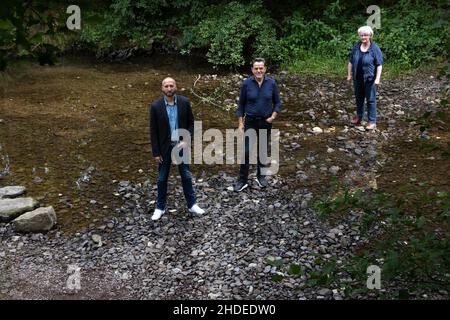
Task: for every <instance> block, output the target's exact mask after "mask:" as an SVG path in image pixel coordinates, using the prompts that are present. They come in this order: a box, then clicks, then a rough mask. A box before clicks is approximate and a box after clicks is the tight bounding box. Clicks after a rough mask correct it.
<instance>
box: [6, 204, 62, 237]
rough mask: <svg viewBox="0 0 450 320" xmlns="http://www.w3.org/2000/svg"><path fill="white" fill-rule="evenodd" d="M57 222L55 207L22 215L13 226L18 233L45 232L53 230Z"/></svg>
mask: <svg viewBox="0 0 450 320" xmlns="http://www.w3.org/2000/svg"><path fill="white" fill-rule="evenodd" d="M56 222H57V219H56V213H55V210H54V209H53V207H43V208H38V209H36V210H34V211H30V212H27V213H25V214H23V215H21V216H20V217H18V218H17V219H15V220H14V221H13V222H12V224H13V227H14V229H15V230H16V231H17V232H45V231H49V230H50V229H51V228H53V226H54V225H55V224H56Z"/></svg>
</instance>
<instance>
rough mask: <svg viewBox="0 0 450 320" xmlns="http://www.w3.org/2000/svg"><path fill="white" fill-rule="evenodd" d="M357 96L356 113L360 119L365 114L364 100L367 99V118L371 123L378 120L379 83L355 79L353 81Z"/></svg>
mask: <svg viewBox="0 0 450 320" xmlns="http://www.w3.org/2000/svg"><path fill="white" fill-rule="evenodd" d="M353 86H354V88H355V97H356V114H357V115H358V118H359V119H363V116H364V100H366V101H367V118H368V121H369V122H370V123H376V122H377V85H376V84H374V81H373V80H372V81H364V80H363V79H355V80H354V82H353Z"/></svg>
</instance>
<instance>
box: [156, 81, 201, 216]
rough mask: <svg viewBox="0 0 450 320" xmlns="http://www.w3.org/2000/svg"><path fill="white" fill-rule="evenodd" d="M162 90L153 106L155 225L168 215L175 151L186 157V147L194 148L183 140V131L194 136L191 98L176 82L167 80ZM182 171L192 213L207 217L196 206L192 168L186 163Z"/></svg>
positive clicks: (181, 164) (185, 192) (185, 194)
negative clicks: (155, 167)
mask: <svg viewBox="0 0 450 320" xmlns="http://www.w3.org/2000/svg"><path fill="white" fill-rule="evenodd" d="M161 90H162V93H163V95H162V96H161V97H160V98H159V99H158V100H156V101H154V102H153V103H152V104H151V106H150V140H151V143H152V153H153V157H154V158H155V160H156V161H157V162H158V164H159V166H158V180H157V185H158V198H157V201H156V208H155V211H154V213H153V215H152V220H154V221H156V220H158V219H159V218H161V216H162V215H163V214H164V213H165V211H166V199H167V179H168V177H169V172H170V165H171V164H172V151H174V153H176V152H177V151H179V150H180V149H181V153H182V152H183V145H186V144H187V145H188V146H190V141H184V140H182V138H183V136H182V135H181V134H180V132H179V129H184V130H187V131H188V132H189V133H190V137H189V139H190V138H191V137H192V136H193V134H194V115H193V114H192V108H191V103H190V102H189V99H188V98H186V97H184V96H181V95H177V94H176V91H177V85H176V82H175V80H174V79H172V78H169V77H168V78H165V79H164V80H163V81H162V87H161ZM180 131H181V130H180ZM180 138H181V139H180ZM174 148H175V149H174ZM177 164H178V163H177ZM178 170H179V172H180V176H181V182H182V185H183V192H184V197H185V198H186V202H187V205H188V209H189V212H191V213H193V214H197V215H201V214H203V213H205V211H204V210H203V209H201V208H200V207H199V206H198V205H197V204H196V197H195V192H194V188H193V186H192V177H191V173H190V171H189V165H188V164H187V163H185V161H182V162H181V163H179V164H178Z"/></svg>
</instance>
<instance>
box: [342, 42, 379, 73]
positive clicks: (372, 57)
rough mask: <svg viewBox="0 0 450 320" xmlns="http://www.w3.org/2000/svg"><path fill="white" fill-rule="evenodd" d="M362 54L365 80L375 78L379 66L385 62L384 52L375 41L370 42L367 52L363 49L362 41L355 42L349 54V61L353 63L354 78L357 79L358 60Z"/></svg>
mask: <svg viewBox="0 0 450 320" xmlns="http://www.w3.org/2000/svg"><path fill="white" fill-rule="evenodd" d="M361 55H362V70H363V79H364V81H373V80H375V78H376V76H377V74H376V72H377V67H378V66H379V65H382V64H383V54H382V53H381V50H380V48H379V47H378V45H377V44H376V43H375V42H371V43H370V47H369V49H368V50H367V52H366V53H363V52H362V51H361V42H358V43H357V44H355V45H354V46H353V48H352V51H351V52H350V55H349V58H348V60H349V62H350V63H351V64H352V76H353V79H357V68H358V60H359V59H360V57H361Z"/></svg>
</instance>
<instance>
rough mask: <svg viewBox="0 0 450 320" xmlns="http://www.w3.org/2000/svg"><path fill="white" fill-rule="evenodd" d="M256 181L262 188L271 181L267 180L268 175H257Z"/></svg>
mask: <svg viewBox="0 0 450 320" xmlns="http://www.w3.org/2000/svg"><path fill="white" fill-rule="evenodd" d="M256 182H257V183H258V185H259V187H260V188H265V187H267V186H268V185H269V182H268V181H267V179H266V177H264V176H259V177H256Z"/></svg>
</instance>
